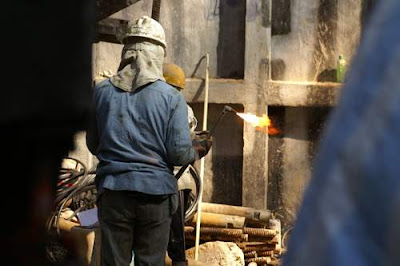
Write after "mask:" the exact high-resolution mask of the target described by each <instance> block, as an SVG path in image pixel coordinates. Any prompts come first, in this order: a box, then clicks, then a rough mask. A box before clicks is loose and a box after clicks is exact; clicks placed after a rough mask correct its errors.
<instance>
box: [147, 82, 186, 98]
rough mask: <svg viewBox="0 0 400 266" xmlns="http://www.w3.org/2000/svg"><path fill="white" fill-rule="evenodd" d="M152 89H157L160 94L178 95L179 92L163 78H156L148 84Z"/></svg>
mask: <svg viewBox="0 0 400 266" xmlns="http://www.w3.org/2000/svg"><path fill="white" fill-rule="evenodd" d="M149 87H150V88H151V89H152V90H155V91H158V92H160V93H161V94H167V95H171V96H175V97H178V96H179V95H180V94H181V93H180V92H179V91H178V90H177V89H175V88H174V87H173V86H171V85H169V84H168V83H166V82H165V81H163V80H157V81H155V82H153V83H151V84H150V85H149Z"/></svg>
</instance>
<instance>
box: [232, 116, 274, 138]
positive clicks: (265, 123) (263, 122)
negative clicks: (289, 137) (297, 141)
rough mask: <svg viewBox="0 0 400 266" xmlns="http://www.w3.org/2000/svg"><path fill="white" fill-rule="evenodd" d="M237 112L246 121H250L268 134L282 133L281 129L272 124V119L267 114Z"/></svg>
mask: <svg viewBox="0 0 400 266" xmlns="http://www.w3.org/2000/svg"><path fill="white" fill-rule="evenodd" d="M236 114H237V115H238V116H240V117H241V118H242V119H243V120H244V121H246V122H249V123H250V124H251V125H252V126H253V127H255V128H256V129H257V130H258V131H261V132H264V133H265V134H268V135H277V134H279V133H280V130H279V129H277V128H276V127H274V126H273V125H272V122H271V119H269V117H268V116H267V115H266V114H264V115H263V116H261V117H260V116H256V115H254V114H250V113H236Z"/></svg>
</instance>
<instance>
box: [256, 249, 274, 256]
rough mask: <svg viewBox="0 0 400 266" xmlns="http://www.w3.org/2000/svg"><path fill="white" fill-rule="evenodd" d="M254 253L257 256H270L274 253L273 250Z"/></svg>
mask: <svg viewBox="0 0 400 266" xmlns="http://www.w3.org/2000/svg"><path fill="white" fill-rule="evenodd" d="M255 252H256V251H255ZM256 253H257V255H258V256H259V257H272V256H273V255H274V254H275V252H274V251H273V250H265V251H259V252H256Z"/></svg>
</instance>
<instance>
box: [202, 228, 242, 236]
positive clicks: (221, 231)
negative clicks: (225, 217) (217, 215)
mask: <svg viewBox="0 0 400 266" xmlns="http://www.w3.org/2000/svg"><path fill="white" fill-rule="evenodd" d="M200 233H202V234H205V235H211V236H232V237H241V235H242V234H243V230H242V229H234V228H219V227H202V228H201V229H200Z"/></svg>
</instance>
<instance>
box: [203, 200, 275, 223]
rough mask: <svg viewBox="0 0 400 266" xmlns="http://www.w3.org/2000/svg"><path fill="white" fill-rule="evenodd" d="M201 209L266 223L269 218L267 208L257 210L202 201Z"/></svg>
mask: <svg viewBox="0 0 400 266" xmlns="http://www.w3.org/2000/svg"><path fill="white" fill-rule="evenodd" d="M203 209H204V211H205V212H211V213H220V214H227V215H237V216H243V217H246V220H250V221H256V222H263V223H268V222H269V220H270V218H271V212H270V211H269V210H257V209H254V208H251V207H243V206H234V205H227V204H219V203H208V202H203Z"/></svg>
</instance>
